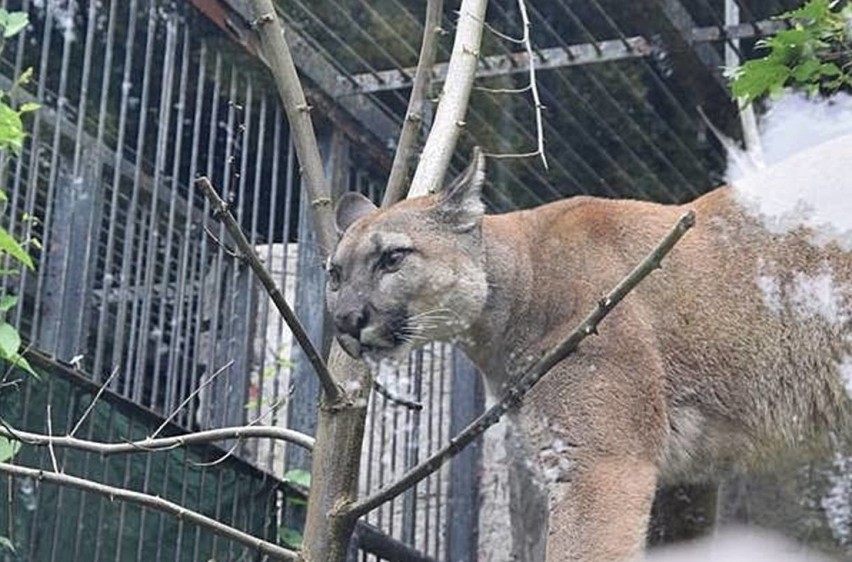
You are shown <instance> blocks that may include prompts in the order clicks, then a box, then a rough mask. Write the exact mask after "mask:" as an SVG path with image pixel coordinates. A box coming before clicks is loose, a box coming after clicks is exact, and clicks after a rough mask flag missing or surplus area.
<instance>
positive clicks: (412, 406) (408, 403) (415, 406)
mask: <svg viewBox="0 0 852 562" xmlns="http://www.w3.org/2000/svg"><path fill="white" fill-rule="evenodd" d="M373 390H375V391H376V392H378V393H379V394H381V395H382V396H384V397H385V398H387V399H388V400H389V401H390V402H391V403H393V404H398V405H400V406H405V407H406V408H408V409H409V410H418V411H419V410H422V409H423V404H421V403H420V402H415V401H414V400H409V399H407V398H402V397H400V396H397V395H396V394H394V393H392V392H391V391H390V390H388V389H387V388H386V387H385V386H384V385H383V384H382V383H380V382H379V381H377V380H375V379H374V380H373Z"/></svg>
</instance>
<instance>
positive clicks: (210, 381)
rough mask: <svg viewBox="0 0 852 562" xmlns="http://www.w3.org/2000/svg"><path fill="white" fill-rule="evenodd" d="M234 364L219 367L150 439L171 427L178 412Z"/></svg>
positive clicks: (167, 418)
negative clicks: (168, 426) (170, 424)
mask: <svg viewBox="0 0 852 562" xmlns="http://www.w3.org/2000/svg"><path fill="white" fill-rule="evenodd" d="M233 364H234V360H233V359H231V360H230V361H228V362H227V363H225V364H224V365H222V366H221V367H219V368H218V369H216V371H215V372H214V373H213V374H212V375H210V378H208V379H207V380H206V381H204V382H203V383H202V384H200V385H198V388H196V389H195V390H193V391H192V392H191V393H190V394H189V396H187V397H186V398H185V399H184V401H183V402H181V403H180V404H178V406H177V408H175V409H174V410H173V411H172V413H171V414H169V415H168V416H167V417H166V419H164V420H163V423H161V424H160V427H158V428H157V429H156V431H154V433H152V434H151V437H150V439H153V438H155V437H156V436H157V435H159V434H160V432H161V431H163V429H165V428H166V426H167V425H169V423H170V422H171V421H172V420H173V419H174V418H175V416H177V415H178V412H180V411H181V410H183V408H184V407H185V406H186V405H187V404H189V402H190V401H191V400H192V399H193V398H195V397H196V396H197V395H198V394H199V393H200V392H201V391H202V390H204V389H205V388H207V386H208V385H210V383H212V382H213V381H214V380H216V377H218V376H219V375H220V374H222V373H224V372H225V371H227V370H228V369H229V368H230V367H231V365H233Z"/></svg>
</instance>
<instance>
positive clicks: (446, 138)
mask: <svg viewBox="0 0 852 562" xmlns="http://www.w3.org/2000/svg"><path fill="white" fill-rule="evenodd" d="M487 5H488V1H487V0H462V4H461V9H460V10H459V22H458V26H457V28H456V38H455V42H454V43H453V52H452V54H451V55H450V63H449V67H448V68H447V80H446V82H445V83H444V89H443V90H442V92H441V101H440V102H439V103H438V109H437V110H436V112H435V121H434V123H433V125H432V130H431V131H430V132H429V138H428V139H426V146H424V147H423V154H422V156H421V158H420V165H419V166H417V171H416V172H415V174H414V179H413V180H412V181H411V189H410V190H409V193H408V197H418V196H420V195H426V194H427V193H430V192H433V191H436V190H439V189H441V187H442V186H443V182H444V175H445V174H446V173H447V168H449V166H450V158H452V155H453V152H454V151H455V149H456V143H457V142H458V139H459V134H460V133H461V130H462V128H464V126H465V113H466V112H467V105H468V100H469V99H470V92H471V90H472V88H473V79H474V76H475V75H476V66H477V62H478V61H479V49H480V45H481V43H482V27H483V22H484V21H485V9H486V7H487Z"/></svg>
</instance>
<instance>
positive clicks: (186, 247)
mask: <svg viewBox="0 0 852 562" xmlns="http://www.w3.org/2000/svg"><path fill="white" fill-rule="evenodd" d="M184 32H185V35H186V38H187V42H189V41H190V39H191V34H190V30H189V28H188V27H185V28H184ZM197 65H198V74H197V78H196V88H197V90H196V92H195V108H194V112H193V118H192V147H191V149H190V157H189V170H188V174H187V176H188V177H189V193H188V195H187V204H188V206H189V209H192V208H194V206H195V181H194V179H195V176H196V174H197V170H198V155H199V150H200V146H199V142H200V138H201V115H202V110H203V107H204V86H205V85H206V84H207V81H206V80H205V76H206V72H207V44H206V43H204V42H201V46H200V49H199V51H198V62H197ZM205 201H206V200H205ZM202 207H203V209H204V216H207V214H206V212H207V208H208V207H207V205H205V204H204V203H202ZM195 232H198V233H199V234H200V236H199V239H197V240H196V239H194V238H195V236H194V233H195ZM206 242H207V239H206V237H205V236H204V235H203V231H197V230H196V229H195V228H194V227H193V220H192V213H191V212H190V210H188V211H187V214H186V220H185V222H184V225H183V255H184V260H186V259H187V256H189V257H191V258H192V259H191V260H190V267H189V271H190V272H196V271H197V272H198V273H197V275H198V278H197V279H195V280H191V281H190V283H188V284H187V286H183V285H182V286H179V287H178V295H183V294H184V291H185V292H186V293H185V294H186V296H185V298H186V307H185V309H186V332H185V334H184V339H185V341H186V342H188V343H189V342H192V348H191V350H190V349H187V350H186V351H185V352H184V353H183V357H182V359H181V370H180V373H181V376H180V381H181V382H180V393H179V395H180V398H179V399H178V400H177V401H176V402H175V403H174V404H172V405H170V406H169V409H170V410H171V409H173V408H174V407H175V406H176V405H177V404H178V403H180V402H181V401H183V400H184V399H185V397H186V396H187V395H188V394H189V393H190V392H192V391H193V390H195V388H197V386H196V385H197V382H198V375H199V373H198V354H199V351H198V348H199V344H200V335H201V323H202V320H203V308H202V306H201V305H202V304H203V301H202V300H201V299H202V294H203V293H204V288H203V285H204V261H203V260H202V261H200V262H198V265H197V269H196V267H193V266H192V264H193V263H195V262H196V259H198V258H199V257H203V250H204V248H205V247H206ZM200 254H201V255H200ZM180 267H181V271H187V266H186V261H182V262H181V266H180ZM192 274H193V273H190V275H192ZM195 283H197V284H198V287H197V293H196V291H195V290H193V285H194V284H195ZM182 301H183V299H182V298H180V299H179V300H178V302H182ZM193 303H197V304H198V306H197V307H194V306H193ZM183 310H184V307H181V308H180V309H179V311H178V314H179V315H180V314H181V313H182V311H183ZM179 318H180V319H182V318H181V317H180V316H179ZM172 352H173V353H172V357H174V353H176V351H175V350H172ZM188 412H189V415H187V418H186V419H187V420H188V421H187V422H186V423H185V424H184V425H185V426H189V425H190V423H191V420H192V417H191V413H192V406H190V407H189V409H188Z"/></svg>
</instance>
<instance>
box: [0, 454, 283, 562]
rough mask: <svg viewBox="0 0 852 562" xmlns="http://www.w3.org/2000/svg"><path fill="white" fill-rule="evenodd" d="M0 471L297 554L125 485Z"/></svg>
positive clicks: (272, 552) (261, 548)
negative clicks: (171, 516)
mask: <svg viewBox="0 0 852 562" xmlns="http://www.w3.org/2000/svg"><path fill="white" fill-rule="evenodd" d="M0 473H2V474H9V475H12V476H20V477H28V478H32V479H34V480H36V481H39V482H48V483H51V484H58V485H60V486H67V487H70V488H77V489H78V490H84V491H86V492H92V493H95V494H100V495H102V496H105V497H107V498H109V499H110V500H120V501H124V502H127V503H132V504H136V505H141V506H143V507H147V508H150V509H156V510H157V511H162V512H164V513H168V514H170V515H174V516H175V517H177V518H178V519H180V520H185V521H189V522H190V523H194V524H196V525H198V526H200V527H203V528H205V529H208V530H210V531H212V532H214V533H216V534H217V535H220V536H223V537H225V538H228V539H230V540H232V541H235V542H238V543H240V544H243V545H246V546H248V547H250V548H254V549H256V550H257V551H258V552H260V553H262V554H266V555H268V556H270V557H272V558H274V559H276V560H294V561H295V560H298V554H297V553H296V552H294V551H292V550H288V549H286V548H283V547H280V546H278V545H277V544H274V543H271V542H268V541H265V540H263V539H259V538H257V537H253V536H251V535H249V534H248V533H245V532H243V531H240V530H239V529H235V528H234V527H231V526H229V525H225V524H224V523H221V522H219V521H216V520H215V519H211V518H210V517H207V516H206V515H202V514H200V513H198V512H196V511H192V510H191V509H187V508H185V507H183V506H181V505H178V504H176V503H174V502H171V501H169V500H167V499H164V498H161V497H158V496H152V495H149V494H143V493H142V492H136V491H134V490H128V489H125V488H118V487H115V486H108V485H106V484H101V483H99V482H93V481H91V480H87V479H85V478H78V477H76V476H70V475H68V474H57V473H53V472H48V471H45V470H40V469H36V468H28V467H24V466H16V465H13V464H8V463H0Z"/></svg>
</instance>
